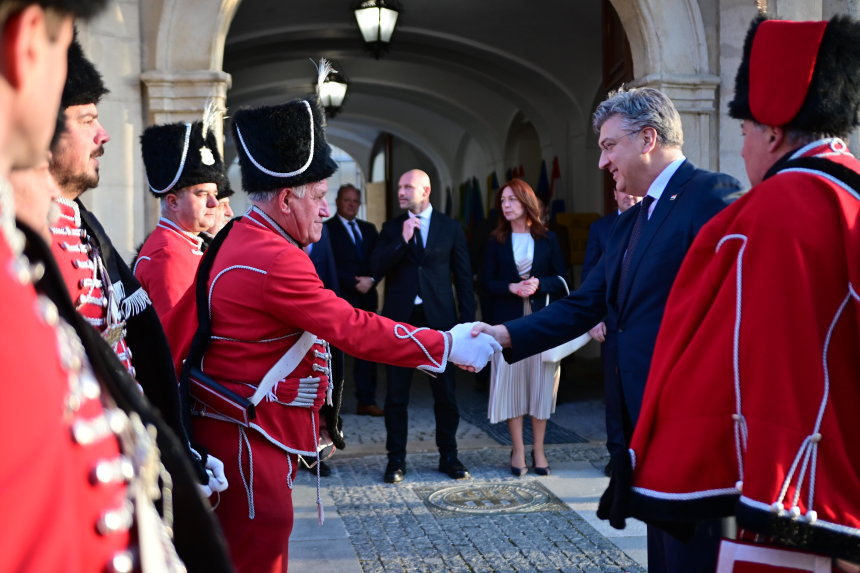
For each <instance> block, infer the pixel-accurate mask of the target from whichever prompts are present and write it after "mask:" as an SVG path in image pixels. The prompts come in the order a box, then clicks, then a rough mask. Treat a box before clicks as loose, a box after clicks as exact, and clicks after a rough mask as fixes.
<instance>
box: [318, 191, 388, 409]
mask: <svg viewBox="0 0 860 573" xmlns="http://www.w3.org/2000/svg"><path fill="white" fill-rule="evenodd" d="M335 205H336V206H337V215H335V216H334V217H332V218H331V219H329V220H328V221H326V223H325V225H326V228H327V229H328V234H329V237H330V238H331V250H332V253H333V254H334V260H335V262H336V263H337V281H338V286H339V289H340V292H338V295H339V296H342V297H343V298H345V299H346V300H348V301H349V303H350V304H351V305H352V306H354V307H355V308H360V309H361V310H369V311H370V312H376V306H377V305H378V304H379V298H378V297H377V295H376V282H377V280H378V279H377V277H375V276H372V273H371V272H370V254H371V253H372V252H373V248H374V247H375V246H376V239H377V237H379V233H378V232H377V230H376V226H374V224H373V223H369V222H367V221H362V220H361V219H359V218H358V217H357V215H358V208H359V207H361V192H360V191H359V190H358V188H357V187H356V186H355V185H352V184H351V183H345V184H343V185H341V186H340V188H339V189H338V190H337V198H336V199H335ZM352 377H353V380H354V381H355V398H356V401H357V402H358V407H357V409H356V413H357V414H360V415H364V416H382V414H383V411H382V408H380V407H379V406H377V405H376V363H375V362H368V361H367V360H361V359H360V358H356V359H355V360H354V362H353V370H352Z"/></svg>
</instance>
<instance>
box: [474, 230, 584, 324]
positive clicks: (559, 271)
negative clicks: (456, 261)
mask: <svg viewBox="0 0 860 573" xmlns="http://www.w3.org/2000/svg"><path fill="white" fill-rule="evenodd" d="M564 274H565V264H564V256H563V255H562V253H561V247H560V246H559V244H558V240H557V239H556V237H555V234H554V233H553V232H552V231H547V234H546V236H544V237H542V238H540V239H535V252H534V259H533V260H532V270H531V276H533V277H537V278H538V280H540V287H539V288H538V291H537V292H536V293H535V294H533V295H532V296H531V298H530V299H529V300H530V301H531V306H532V312H537V311H539V310H540V309H542V308H543V307H544V306H546V295H547V294H549V297H550V301H554V300H556V299H559V298H561V297H563V296H565V295H566V294H567V289H566V288H565V284H566V283H565V280H566V279H565V278H562V277H564ZM480 278H481V286H482V287H483V288H484V292H486V294H487V308H482V309H481V310H482V317H483V319H484V321H485V322H488V323H490V324H499V323H500V322H505V321H507V320H513V319H515V318H519V317H521V316H522V315H523V303H522V299H521V298H520V297H518V296H516V295H515V294H511V292H510V291H509V290H508V285H509V284H510V283H516V282H519V281H520V280H522V279H521V278H520V275H519V273H517V265H516V263H515V262H514V248H513V244H512V241H511V237H510V235H508V238H507V239H505V242H504V243H499V241H497V240H496V239H495V238H494V237H490V239H489V241H488V242H487V248H486V250H485V253H484V267H483V269H482V272H481V277H480Z"/></svg>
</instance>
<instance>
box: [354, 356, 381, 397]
mask: <svg viewBox="0 0 860 573" xmlns="http://www.w3.org/2000/svg"><path fill="white" fill-rule="evenodd" d="M352 364H353V366H352V379H353V381H354V382H355V398H356V400H357V401H358V404H359V405H360V406H371V405H374V406H375V405H376V362H369V361H367V360H362V359H361V358H356V359H354V360H353V363H352Z"/></svg>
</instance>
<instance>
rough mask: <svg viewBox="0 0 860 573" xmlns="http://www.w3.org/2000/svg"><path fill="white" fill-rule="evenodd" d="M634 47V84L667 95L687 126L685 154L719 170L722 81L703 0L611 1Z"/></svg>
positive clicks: (701, 164)
mask: <svg viewBox="0 0 860 573" xmlns="http://www.w3.org/2000/svg"><path fill="white" fill-rule="evenodd" d="M610 1H611V2H612V5H613V7H614V8H615V11H616V12H617V13H618V17H619V18H620V19H621V23H622V25H623V26H624V30H625V32H626V33H627V38H628V40H629V42H630V50H631V54H632V56H633V73H634V75H635V78H636V79H635V80H634V82H633V83H632V84H631V85H634V86H650V87H654V88H657V89H660V90H662V91H664V92H665V93H666V94H668V95H669V97H671V98H672V101H674V102H675V105H676V107H677V108H678V111H679V112H680V114H681V121H682V122H683V125H684V140H685V144H684V153H685V154H686V155H687V157H688V158H689V159H690V160H691V161H692V162H693V163H696V164H697V165H699V166H701V167H704V168H706V169H716V168H717V167H718V164H719V147H718V146H717V145H716V144H713V143H712V142H714V141H716V139H717V125H718V122H717V118H718V115H719V113H718V108H717V104H716V102H717V99H718V97H717V96H718V89H719V85H720V77H719V76H717V75H715V74H714V73H712V72H711V71H710V70H711V66H710V64H709V54H708V49H709V45H708V37H707V35H706V33H705V27H704V24H703V21H702V14H701V12H700V8H699V3H698V1H697V0H673V1H671V2H667V1H666V0H637V1H635V2H630V1H629V0H610Z"/></svg>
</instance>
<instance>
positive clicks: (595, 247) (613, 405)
mask: <svg viewBox="0 0 860 573" xmlns="http://www.w3.org/2000/svg"><path fill="white" fill-rule="evenodd" d="M612 196H613V198H614V199H615V204H616V205H617V206H618V208H617V209H616V210H615V211H613V212H612V213H609V214H608V215H605V216H603V217H601V218H600V219H598V220H597V221H595V222H593V223H592V224H591V226H590V227H589V228H588V241H587V242H586V243H585V260H584V261H583V262H582V280H583V281H585V279H586V277H588V274H589V273H590V272H591V269H593V268H594V266H595V265H596V264H597V261H599V260H600V257H602V256H603V253H604V252H606V242H607V241H608V239H609V231H610V230H611V229H612V225H614V224H615V221H616V220H617V219H618V216H619V215H621V213H623V212H624V211H626V210H627V209H629V208H630V207H632V206H633V205H636V204H637V203H639V202H640V201H641V200H642V197H636V196H635V195H630V194H629V193H625V192H623V191H619V190H618V189H613V190H612ZM588 334H590V335H591V338H593V339H595V340H596V341H598V342H600V359H601V363H602V365H603V399H604V402H605V403H606V449H607V450H609V453H610V454H613V453H616V452H618V451H621V452H623V451H625V450H626V449H627V443H626V440H625V439H624V427H623V425H622V424H621V420H622V419H623V418H624V411H623V409H622V404H623V401H622V398H621V385H620V384H619V382H618V371H617V368H616V364H617V362H618V328H617V327H616V325H615V324H612V323H611V322H610V323H607V322H606V320H602V321H600V322H598V323H597V324H596V325H595V326H594V328H592V329H591V330H589V331H588ZM609 469H610V467H609V464H606V467H605V468H604V469H603V473H605V474H606V475H609Z"/></svg>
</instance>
